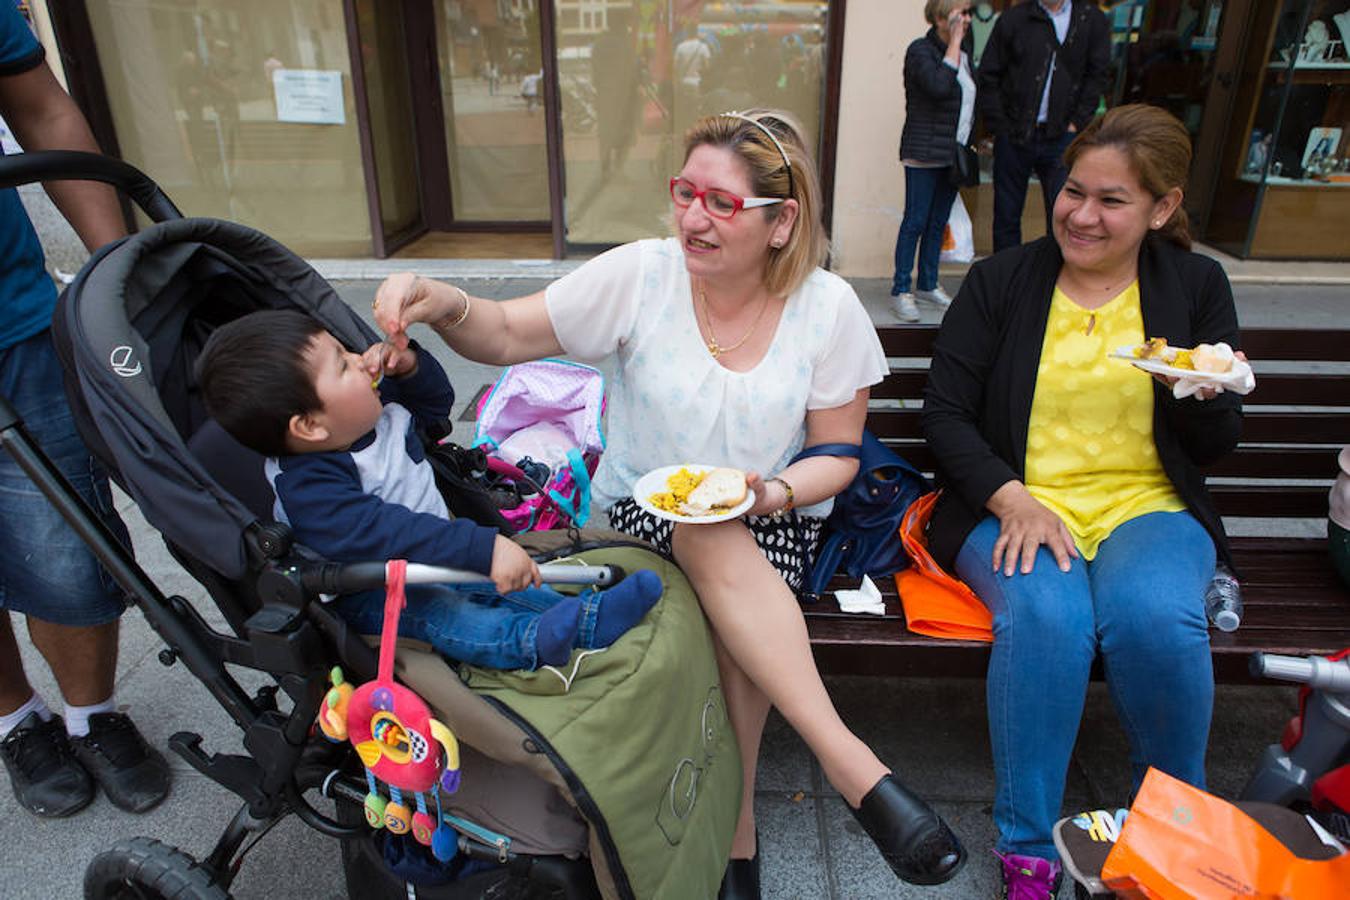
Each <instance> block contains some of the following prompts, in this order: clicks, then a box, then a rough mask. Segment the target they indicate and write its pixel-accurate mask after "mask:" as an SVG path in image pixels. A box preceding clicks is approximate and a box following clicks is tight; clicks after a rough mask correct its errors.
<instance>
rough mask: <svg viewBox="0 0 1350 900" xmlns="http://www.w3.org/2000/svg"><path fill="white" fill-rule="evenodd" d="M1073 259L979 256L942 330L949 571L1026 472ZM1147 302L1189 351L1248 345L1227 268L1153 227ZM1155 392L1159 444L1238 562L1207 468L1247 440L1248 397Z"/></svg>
mask: <svg viewBox="0 0 1350 900" xmlns="http://www.w3.org/2000/svg"><path fill="white" fill-rule="evenodd" d="M1062 264H1063V257H1061V256H1060V252H1059V245H1058V244H1056V243H1055V241H1054V240H1053V239H1052V238H1041V239H1040V240H1038V241H1035V242H1033V243H1030V244H1025V245H1023V246H1021V247H1013V248H1010V249H1008V250H1005V251H1004V252H1002V253H999V254H996V255H995V256H992V257H990V258H988V259H985V260H982V261H980V262H978V263H976V264H975V265H974V266H972V267H971V269H970V273H969V274H968V275H967V276H966V280H965V283H964V284H962V286H961V290H960V291H959V292H958V293H957V295H956V299H955V301H954V302H953V303H952V305H951V308H950V309H948V310H947V315H946V317H945V318H944V319H943V322H942V328H941V330H940V331H939V332H938V337H937V342H936V344H935V345H934V348H933V364H932V368H931V370H930V371H929V375H928V386H927V388H926V389H925V391H924V404H923V430H924V436H925V437H926V438H927V440H928V444H929V446H930V447H932V448H933V452H934V453H935V454H936V456H937V460H938V464H937V467H938V483H939V486H941V487H943V488H945V490H944V491H943V494H942V498H941V500H940V501H939V502H938V504H937V508H936V509H935V510H934V512H933V518H932V521H931V522H930V523H929V534H928V538H929V547H930V550H931V552H932V554H933V557H934V559H935V560H937V562H938V563H939V564H940V565H942V566H943V567H945V568H946V569H947V570H948V571H951V570H952V562H953V560H954V559H955V557H956V553H957V551H958V550H960V549H961V545H962V543H964V542H965V539H966V536H967V535H968V534H969V533H970V531H971V529H972V528H974V527H975V525H976V524H977V523H978V522H979V521H980V520H981V519H982V518H984V517H985V516H986V515H988V514H989V513H988V511H987V510H986V508H985V503H986V502H988V500H989V497H990V496H991V495H993V493H994V492H995V491H996V490H998V489H999V488H1000V487H1002V486H1003V484H1005V483H1006V482H1008V481H1010V480H1012V479H1017V480H1019V481H1021V480H1023V478H1024V473H1025V463H1026V450H1027V427H1028V422H1029V420H1030V418H1031V402H1032V399H1033V397H1034V395H1035V391H1036V370H1037V368H1038V366H1039V364H1040V355H1041V344H1042V343H1043V342H1044V339H1045V325H1046V321H1047V320H1048V318H1049V315H1050V300H1051V297H1052V296H1053V293H1054V288H1055V282H1056V280H1057V279H1058V277H1059V270H1060V267H1061V265H1062ZM1139 305H1140V308H1141V310H1140V311H1141V312H1142V314H1143V319H1144V331H1145V336H1146V337H1165V338H1167V341H1168V343H1169V344H1172V345H1173V346H1179V347H1193V346H1195V344H1197V343H1199V342H1202V341H1205V342H1209V343H1216V342H1218V341H1226V342H1228V344H1230V345H1231V346H1233V347H1237V346H1238V323H1237V311H1236V309H1235V308H1234V306H1233V292H1232V289H1231V288H1230V287H1229V284H1228V277H1227V276H1226V275H1225V274H1224V272H1223V269H1222V268H1221V267H1220V266H1219V264H1218V263H1217V262H1216V261H1214V260H1213V259H1210V258H1208V257H1205V256H1201V255H1200V254H1197V253H1188V252H1186V251H1184V250H1181V249H1180V248H1178V247H1176V246H1174V245H1172V244H1169V243H1168V242H1167V241H1166V240H1165V239H1162V238H1159V237H1157V236H1156V235H1154V234H1152V233H1150V234H1149V236H1148V237H1147V238H1146V239H1145V241H1144V245H1143V248H1142V249H1141V251H1140V254H1139ZM1122 365H1124V363H1122ZM1153 396H1154V404H1153V440H1154V443H1155V444H1156V445H1157V448H1158V458H1159V460H1160V461H1161V463H1162V467H1163V471H1164V472H1166V474H1167V477H1168V478H1170V479H1171V481H1172V485H1173V486H1174V487H1175V488H1176V492H1177V494H1178V495H1179V496H1180V497H1181V499H1182V501H1183V502H1185V504H1186V507H1187V508H1188V509H1189V510H1190V511H1191V513H1192V514H1193V515H1194V516H1195V517H1196V519H1198V520H1199V521H1200V523H1201V524H1202V525H1204V526H1205V529H1206V530H1207V531H1208V532H1209V534H1210V536H1211V537H1212V538H1213V539H1214V544H1215V547H1216V548H1217V550H1218V552H1219V555H1220V557H1221V558H1223V559H1224V560H1226V561H1227V562H1228V563H1229V565H1231V564H1232V558H1231V555H1230V553H1229V550H1228V542H1227V539H1226V537H1225V536H1224V531H1223V523H1222V522H1221V521H1220V519H1219V515H1218V512H1217V511H1216V510H1215V508H1214V502H1213V500H1212V499H1211V498H1210V496H1209V492H1208V491H1207V490H1206V488H1205V479H1204V475H1203V474H1202V473H1201V472H1200V469H1199V467H1200V466H1202V465H1205V464H1207V463H1209V462H1212V461H1213V460H1215V459H1218V458H1219V457H1221V456H1223V455H1224V454H1225V453H1227V452H1229V451H1230V450H1232V449H1233V447H1234V446H1236V445H1237V442H1238V437H1239V436H1240V434H1241V431H1242V402H1241V400H1240V399H1239V398H1238V396H1237V395H1236V394H1233V393H1225V394H1220V395H1219V396H1218V397H1216V398H1214V399H1213V400H1205V401H1201V400H1196V399H1193V398H1187V399H1185V400H1177V399H1175V398H1174V397H1173V396H1172V393H1171V391H1169V390H1168V389H1166V388H1165V387H1163V386H1162V385H1160V384H1156V383H1155V385H1154V391H1153Z"/></svg>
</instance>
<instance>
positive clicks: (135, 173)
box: [0, 150, 183, 222]
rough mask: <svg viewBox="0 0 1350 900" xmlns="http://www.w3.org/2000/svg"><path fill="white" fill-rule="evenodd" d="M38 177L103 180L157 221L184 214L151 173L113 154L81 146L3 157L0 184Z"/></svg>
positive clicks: (44, 179) (15, 184)
mask: <svg viewBox="0 0 1350 900" xmlns="http://www.w3.org/2000/svg"><path fill="white" fill-rule="evenodd" d="M35 181H102V182H105V183H107V184H111V185H112V186H113V187H115V188H117V189H118V190H120V191H122V193H124V194H126V195H127V196H128V197H130V198H131V199H132V201H133V202H134V203H135V204H136V205H137V206H139V207H140V208H141V210H142V211H144V212H145V214H146V215H147V216H149V217H150V218H151V219H153V220H154V221H156V222H164V221H167V220H169V219H181V218H183V214H182V213H181V212H179V211H178V207H176V206H174V205H173V201H172V200H170V199H169V198H168V196H167V195H166V194H165V193H164V192H163V191H162V190H160V188H159V185H157V184H155V183H154V182H153V181H152V180H151V179H150V176H148V175H146V174H145V173H144V172H142V171H141V170H140V169H137V168H136V167H135V166H131V165H128V164H127V163H124V162H122V161H121V160H120V159H113V158H112V157H111V156H103V155H101V154H98V153H84V152H81V151H79V150H39V151H36V152H33V153H16V154H13V155H7V156H2V157H0V188H11V187H18V186H19V185H21V184H31V183H33V182H35Z"/></svg>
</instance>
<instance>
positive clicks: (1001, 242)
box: [994, 132, 1074, 253]
mask: <svg viewBox="0 0 1350 900" xmlns="http://www.w3.org/2000/svg"><path fill="white" fill-rule="evenodd" d="M1073 138H1074V135H1073V134H1071V133H1069V132H1065V133H1064V134H1063V135H1061V136H1060V137H1057V138H1053V139H1045V138H1040V137H1033V138H1032V139H1031V140H1030V141H1028V142H1027V143H1025V144H1015V143H1013V141H1012V139H1011V138H1008V137H1006V136H1004V135H999V136H998V137H997V138H995V139H994V252H995V253H997V252H998V251H1000V250H1006V249H1008V248H1009V247H1016V246H1017V245H1018V244H1020V243H1022V208H1023V207H1024V206H1026V202H1027V183H1028V182H1029V181H1030V179H1031V173H1032V172H1035V173H1036V177H1037V178H1039V179H1040V182H1041V194H1042V196H1043V197H1044V199H1045V233H1046V234H1053V233H1054V232H1053V229H1052V228H1051V224H1050V220H1051V217H1052V214H1053V213H1054V209H1055V196H1056V195H1058V194H1059V189H1060V188H1062V187H1064V179H1065V178H1067V177H1068V175H1069V172H1068V170H1067V169H1065V168H1064V150H1065V148H1067V147H1068V146H1069V144H1070V143H1071V142H1072V141H1073Z"/></svg>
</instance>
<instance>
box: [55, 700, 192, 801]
mask: <svg viewBox="0 0 1350 900" xmlns="http://www.w3.org/2000/svg"><path fill="white" fill-rule="evenodd" d="M70 746H71V747H72V748H73V749H74V751H75V756H76V758H77V759H79V761H80V762H82V763H84V767H85V768H86V769H88V770H89V773H90V774H91V775H93V776H94V780H95V781H97V782H98V783H99V784H101V785H102V786H103V792H104V793H105V794H107V795H108V799H109V800H111V801H112V802H113V805H114V806H117V807H119V808H121V809H125V810H126V811H127V812H145V811H146V810H147V809H151V808H153V807H155V806H157V805H159V802H160V801H161V800H163V799H164V798H165V797H167V796H168V794H169V764H168V763H167V762H165V760H164V756H163V754H161V753H160V752H159V751H158V750H156V749H154V748H153V747H151V746H150V745H149V744H147V743H146V742H145V738H143V737H141V733H140V732H139V731H137V730H136V726H135V724H133V723H132V721H131V719H129V718H128V717H127V716H126V715H124V714H122V713H115V712H113V713H94V714H93V715H92V716H90V717H89V734H87V735H85V736H84V737H72V738H71V739H70Z"/></svg>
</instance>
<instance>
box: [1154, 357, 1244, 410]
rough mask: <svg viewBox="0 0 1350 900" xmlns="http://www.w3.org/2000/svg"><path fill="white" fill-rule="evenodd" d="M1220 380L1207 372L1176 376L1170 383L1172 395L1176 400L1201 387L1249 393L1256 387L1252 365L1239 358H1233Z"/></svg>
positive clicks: (1221, 391)
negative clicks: (1231, 366) (1231, 364)
mask: <svg viewBox="0 0 1350 900" xmlns="http://www.w3.org/2000/svg"><path fill="white" fill-rule="evenodd" d="M1221 377H1222V380H1216V377H1215V376H1214V375H1213V374H1211V373H1208V372H1204V373H1201V372H1197V373H1196V374H1195V375H1194V376H1190V377H1185V378H1178V379H1177V380H1176V383H1175V384H1173V385H1172V396H1173V397H1176V398H1177V399H1178V400H1181V399H1184V398H1186V397H1189V396H1191V395H1192V394H1194V393H1195V392H1196V391H1198V390H1200V389H1201V388H1212V389H1213V390H1214V391H1215V392H1216V393H1219V394H1222V393H1223V392H1224V391H1232V392H1233V393H1235V394H1250V393H1251V392H1252V390H1253V389H1254V388H1255V387H1256V376H1255V375H1254V374H1252V367H1251V366H1250V365H1249V364H1247V363H1245V362H1243V361H1242V360H1240V359H1235V360H1233V368H1232V369H1231V370H1229V371H1227V372H1225V373H1223V375H1222V376H1221Z"/></svg>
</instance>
